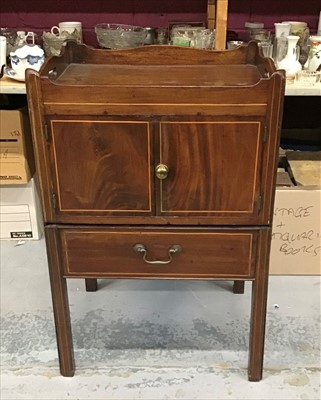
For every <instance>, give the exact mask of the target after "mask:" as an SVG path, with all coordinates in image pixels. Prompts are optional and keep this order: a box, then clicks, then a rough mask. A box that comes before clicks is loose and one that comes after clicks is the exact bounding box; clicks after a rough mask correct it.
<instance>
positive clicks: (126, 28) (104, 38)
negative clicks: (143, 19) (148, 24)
mask: <svg viewBox="0 0 321 400" xmlns="http://www.w3.org/2000/svg"><path fill="white" fill-rule="evenodd" d="M95 32H96V36H97V41H98V43H99V46H100V47H103V48H106V49H125V48H130V47H138V46H143V44H144V41H145V39H146V36H147V30H146V29H145V28H143V27H141V26H134V25H124V24H107V23H105V24H97V25H96V26H95Z"/></svg>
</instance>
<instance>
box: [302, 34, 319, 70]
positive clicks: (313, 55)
mask: <svg viewBox="0 0 321 400" xmlns="http://www.w3.org/2000/svg"><path fill="white" fill-rule="evenodd" d="M309 43H310V50H309V56H308V60H307V62H306V64H305V67H306V69H308V70H309V71H321V36H310V39H309Z"/></svg>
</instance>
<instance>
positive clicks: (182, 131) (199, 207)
mask: <svg viewBox="0 0 321 400" xmlns="http://www.w3.org/2000/svg"><path fill="white" fill-rule="evenodd" d="M260 135H261V123H260V122H259V121H253V122H251V121H249V122H241V121H237V122H232V121H231V122H196V121H191V122H179V121H178V122H162V123H161V132H160V136H161V138H160V143H161V146H160V162H161V163H164V164H166V165H167V166H168V168H169V171H170V172H169V176H168V178H167V179H164V180H163V181H161V182H160V185H161V189H160V191H161V212H162V213H164V214H171V213H178V214H184V213H199V214H209V213H224V214H234V215H235V216H237V214H242V213H247V214H253V213H257V210H255V201H256V199H257V197H258V195H259V180H258V173H259V167H260V164H259V153H260Z"/></svg>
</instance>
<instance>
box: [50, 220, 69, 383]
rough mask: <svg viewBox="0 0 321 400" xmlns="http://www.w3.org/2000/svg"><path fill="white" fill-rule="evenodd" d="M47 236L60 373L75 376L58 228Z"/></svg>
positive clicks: (52, 228) (53, 229) (51, 229)
mask: <svg viewBox="0 0 321 400" xmlns="http://www.w3.org/2000/svg"><path fill="white" fill-rule="evenodd" d="M45 234H46V245H47V255H48V265H49V275H50V285H51V295H52V304H53V311H54V318H55V326H56V338H57V346H58V356H59V365H60V372H61V374H62V375H63V376H73V375H74V373H75V364H74V352H73V342H72V333H71V324H70V311H69V302H68V291H67V282H66V279H65V278H63V274H62V265H61V262H60V256H59V255H60V250H59V246H58V243H57V228H55V227H46V228H45Z"/></svg>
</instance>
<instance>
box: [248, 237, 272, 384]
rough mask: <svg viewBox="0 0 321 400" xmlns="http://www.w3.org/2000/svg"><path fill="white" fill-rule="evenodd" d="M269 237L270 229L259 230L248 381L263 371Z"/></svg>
mask: <svg viewBox="0 0 321 400" xmlns="http://www.w3.org/2000/svg"><path fill="white" fill-rule="evenodd" d="M270 239H271V230H270V229H267V230H264V231H261V232H260V234H259V246H258V249H259V250H258V258H257V264H256V272H255V280H254V281H253V283H252V312H251V330H250V349H249V368H248V376H249V380H250V381H259V380H261V379H262V372H263V358H264V339H265V321H266V305H267V294H268V278H269V253H270Z"/></svg>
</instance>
